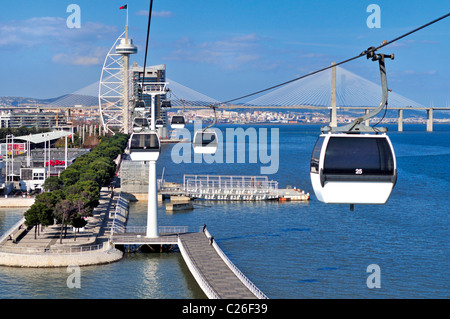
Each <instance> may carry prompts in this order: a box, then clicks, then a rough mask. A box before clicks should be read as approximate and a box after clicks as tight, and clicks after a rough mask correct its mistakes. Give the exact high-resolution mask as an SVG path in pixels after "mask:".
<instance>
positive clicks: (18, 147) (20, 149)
mask: <svg viewBox="0 0 450 319" xmlns="http://www.w3.org/2000/svg"><path fill="white" fill-rule="evenodd" d="M6 145H7V149H6V152H7V154H8V155H11V154H12V153H13V150H14V155H19V154H23V153H25V143H14V144H11V143H7V144H6Z"/></svg>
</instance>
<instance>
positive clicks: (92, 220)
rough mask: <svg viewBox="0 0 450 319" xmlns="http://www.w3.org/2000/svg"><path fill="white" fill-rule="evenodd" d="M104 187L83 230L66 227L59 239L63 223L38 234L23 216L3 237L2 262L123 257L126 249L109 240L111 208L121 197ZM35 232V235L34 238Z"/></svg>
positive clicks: (44, 263) (65, 262)
mask: <svg viewBox="0 0 450 319" xmlns="http://www.w3.org/2000/svg"><path fill="white" fill-rule="evenodd" d="M117 191H118V190H117V189H116V191H115V192H114V194H113V193H112V192H111V191H110V190H108V188H107V187H104V188H102V189H101V191H100V199H99V205H98V206H97V207H96V208H95V209H94V211H93V216H91V217H88V219H87V225H86V226H85V228H84V229H82V230H81V231H80V232H77V233H76V235H75V232H74V231H73V230H72V229H69V230H67V235H66V236H65V237H64V236H63V238H62V241H60V230H61V229H60V227H61V226H60V225H52V226H48V227H45V228H43V229H42V230H40V231H39V233H36V234H35V228H34V227H33V228H31V229H29V230H27V229H26V226H25V225H23V221H24V220H23V219H22V220H21V221H19V222H18V223H17V224H16V225H15V226H14V227H12V228H11V229H10V230H9V231H8V232H7V233H5V234H2V237H0V265H4V266H15V267H64V266H69V265H78V266H85V265H94V264H102V263H110V262H114V261H117V260H119V259H121V258H122V256H123V253H122V252H121V251H119V250H118V249H115V248H114V247H113V246H112V245H110V242H109V233H107V232H106V230H107V229H108V227H110V224H111V223H112V218H111V214H109V212H110V210H111V209H113V208H114V207H115V203H116V201H117V200H118V195H117V194H118V192H117ZM119 191H120V190H119ZM35 236H36V238H35Z"/></svg>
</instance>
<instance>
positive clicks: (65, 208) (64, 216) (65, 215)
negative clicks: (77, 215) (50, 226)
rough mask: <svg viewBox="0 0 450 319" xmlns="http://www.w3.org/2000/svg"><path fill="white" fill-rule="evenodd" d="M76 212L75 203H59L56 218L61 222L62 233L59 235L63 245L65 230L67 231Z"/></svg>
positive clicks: (63, 201)
mask: <svg viewBox="0 0 450 319" xmlns="http://www.w3.org/2000/svg"><path fill="white" fill-rule="evenodd" d="M74 212H76V211H75V206H74V205H73V203H72V202H71V201H69V200H67V199H63V200H61V201H59V202H58V203H57V204H56V206H55V216H56V217H57V218H58V219H59V220H60V221H61V231H60V234H59V243H60V244H62V235H63V230H64V229H66V231H67V224H68V223H69V222H70V219H71V217H72V214H73V213H74Z"/></svg>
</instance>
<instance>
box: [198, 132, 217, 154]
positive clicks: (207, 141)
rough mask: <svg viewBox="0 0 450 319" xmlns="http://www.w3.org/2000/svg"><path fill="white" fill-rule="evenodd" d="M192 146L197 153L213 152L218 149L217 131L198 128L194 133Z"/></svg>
mask: <svg viewBox="0 0 450 319" xmlns="http://www.w3.org/2000/svg"><path fill="white" fill-rule="evenodd" d="M192 146H193V148H194V152H195V153H201V154H213V153H215V152H216V151H217V147H218V141H217V133H216V132H215V131H212V130H205V131H203V130H198V131H196V132H195V134H194V140H193V141H192Z"/></svg>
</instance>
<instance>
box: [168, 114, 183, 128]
mask: <svg viewBox="0 0 450 319" xmlns="http://www.w3.org/2000/svg"><path fill="white" fill-rule="evenodd" d="M185 125H186V120H185V119H184V116H183V115H174V116H172V120H171V121H170V126H171V127H172V128H174V129H179V128H184V126H185Z"/></svg>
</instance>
